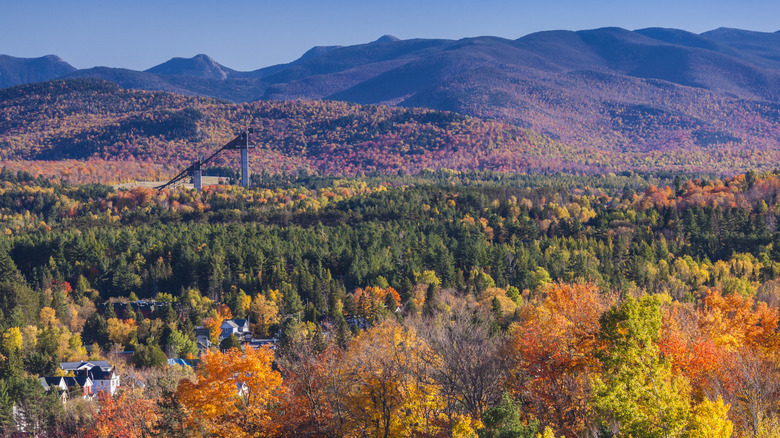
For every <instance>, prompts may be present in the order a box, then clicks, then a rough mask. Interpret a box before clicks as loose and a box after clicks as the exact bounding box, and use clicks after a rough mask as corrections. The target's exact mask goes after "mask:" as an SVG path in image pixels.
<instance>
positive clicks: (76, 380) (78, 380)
mask: <svg viewBox="0 0 780 438" xmlns="http://www.w3.org/2000/svg"><path fill="white" fill-rule="evenodd" d="M63 379H64V380H65V384H66V385H68V388H70V387H73V386H76V385H79V386H80V387H82V388H83V387H85V386H92V380H91V379H90V378H89V377H83V376H82V377H63Z"/></svg>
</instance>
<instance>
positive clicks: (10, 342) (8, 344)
mask: <svg viewBox="0 0 780 438" xmlns="http://www.w3.org/2000/svg"><path fill="white" fill-rule="evenodd" d="M22 344H23V343H22V331H21V330H19V327H11V328H10V329H8V331H7V332H5V333H3V350H4V351H7V352H12V351H19V350H21V349H22Z"/></svg>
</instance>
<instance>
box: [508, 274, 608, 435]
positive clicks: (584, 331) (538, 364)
mask: <svg viewBox="0 0 780 438" xmlns="http://www.w3.org/2000/svg"><path fill="white" fill-rule="evenodd" d="M546 293H547V297H546V298H545V299H544V301H542V302H541V303H538V304H536V305H534V304H531V305H529V306H527V307H526V308H525V309H524V312H523V316H524V318H523V321H522V322H521V323H519V324H518V325H516V326H515V327H514V329H513V333H512V340H511V342H510V347H509V348H510V352H509V356H510V358H511V360H512V375H513V378H512V379H511V381H510V387H511V388H512V390H513V391H514V392H515V393H517V394H518V395H521V396H522V397H523V398H524V399H526V400H530V401H531V402H532V403H533V404H534V406H533V407H534V412H535V415H536V417H537V418H539V419H540V420H542V421H543V423H546V424H551V425H555V428H556V429H558V430H559V431H561V432H565V433H566V435H567V436H574V435H576V433H577V432H578V431H581V430H583V429H584V428H585V427H586V426H587V424H588V421H589V420H588V418H589V409H590V408H589V406H588V403H587V402H588V395H589V392H590V384H589V382H590V378H589V376H590V374H591V373H592V371H593V370H594V367H596V366H597V365H596V360H595V358H594V356H593V352H594V351H595V349H596V347H597V340H598V333H599V317H600V316H601V314H602V313H603V312H604V310H605V309H606V308H607V306H608V305H609V302H610V300H609V299H607V298H606V297H605V296H604V295H603V294H601V293H600V291H599V289H598V288H597V287H596V286H595V285H592V284H562V283H557V284H552V285H550V286H549V287H548V288H547V289H546Z"/></svg>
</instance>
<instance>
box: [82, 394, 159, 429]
mask: <svg viewBox="0 0 780 438" xmlns="http://www.w3.org/2000/svg"><path fill="white" fill-rule="evenodd" d="M156 408H157V405H156V404H155V402H154V401H152V400H149V399H147V398H144V397H142V396H140V395H139V394H136V393H134V392H132V391H122V392H120V393H119V394H118V395H116V396H110V395H106V394H105V393H102V392H101V393H100V413H99V414H97V415H95V423H94V425H93V427H92V428H91V429H89V430H87V432H86V433H85V436H86V437H88V438H112V437H123V438H136V437H147V436H149V434H150V432H151V431H152V428H153V427H154V424H155V422H156V421H157V419H158V412H157V409H156Z"/></svg>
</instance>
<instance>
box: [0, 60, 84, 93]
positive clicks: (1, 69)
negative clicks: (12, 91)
mask: <svg viewBox="0 0 780 438" xmlns="http://www.w3.org/2000/svg"><path fill="white" fill-rule="evenodd" d="M74 71H76V68H75V67H73V66H72V65H70V64H68V63H67V62H65V61H63V60H62V58H60V57H59V56H56V55H46V56H41V57H39V58H16V57H14V56H9V55H0V88H5V87H12V86H14V85H20V84H29V83H31V82H41V81H48V80H51V79H54V78H57V77H60V76H62V75H66V74H68V73H71V72H74Z"/></svg>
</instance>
